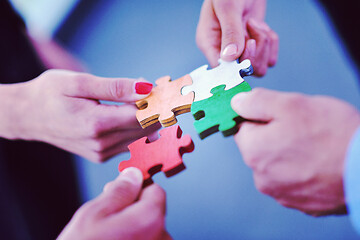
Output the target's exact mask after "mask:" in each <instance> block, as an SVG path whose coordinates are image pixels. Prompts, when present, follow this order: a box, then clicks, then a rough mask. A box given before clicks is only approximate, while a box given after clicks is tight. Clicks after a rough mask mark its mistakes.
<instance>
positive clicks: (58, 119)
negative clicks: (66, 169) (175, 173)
mask: <svg viewBox="0 0 360 240" xmlns="http://www.w3.org/2000/svg"><path fill="white" fill-rule="evenodd" d="M14 86H17V98H18V99H17V100H16V108H14V109H13V110H14V111H17V114H12V115H13V117H12V119H10V120H9V123H8V125H9V126H10V127H9V129H13V132H12V134H10V135H9V136H8V138H10V139H24V140H36V141H43V142H47V143H50V144H52V145H55V146H57V147H59V148H62V149H64V150H67V151H70V152H72V153H75V154H78V155H81V156H83V157H84V158H86V159H89V160H91V161H94V162H101V161H104V160H106V159H108V158H110V157H112V156H114V155H116V154H118V153H120V152H123V151H127V145H128V144H129V143H131V142H132V141H133V140H135V139H138V138H140V137H142V136H144V135H148V134H150V133H151V132H153V131H154V130H155V128H156V127H155V128H154V127H152V128H151V127H150V128H149V129H146V130H143V129H142V128H141V127H140V125H139V123H138V122H137V120H136V117H135V113H136V111H137V108H136V107H135V105H134V104H130V103H131V102H134V101H136V100H139V99H141V98H143V97H146V96H147V95H148V94H149V93H150V91H151V89H152V84H151V83H148V82H146V81H145V80H143V79H129V78H102V77H97V76H93V75H91V74H85V73H76V72H71V71H65V70H48V71H46V72H44V73H43V74H41V75H40V76H39V77H37V78H35V79H34V80H31V81H29V82H26V83H21V84H16V85H14ZM136 89H137V90H136ZM99 100H108V101H115V102H125V104H123V105H121V106H118V105H106V104H101V103H100V101H99Z"/></svg>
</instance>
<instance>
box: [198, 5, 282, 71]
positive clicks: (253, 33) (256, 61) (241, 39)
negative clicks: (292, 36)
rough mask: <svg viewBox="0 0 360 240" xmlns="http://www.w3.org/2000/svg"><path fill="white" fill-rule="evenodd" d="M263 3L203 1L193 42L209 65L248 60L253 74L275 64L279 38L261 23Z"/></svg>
mask: <svg viewBox="0 0 360 240" xmlns="http://www.w3.org/2000/svg"><path fill="white" fill-rule="evenodd" d="M265 9H266V0H205V1H204V3H203V6H202V9H201V13H200V19H199V24H198V27H197V32H196V42H197V44H198V46H199V48H200V49H201V50H202V52H203V53H204V54H205V56H206V58H207V59H208V61H209V63H210V65H211V66H212V67H215V66H217V65H218V59H219V58H220V57H221V58H222V59H223V60H225V61H233V60H236V59H238V58H240V61H242V60H243V59H250V61H251V63H252V65H253V67H254V74H255V75H257V76H263V75H265V73H266V71H267V68H268V67H269V66H273V65H275V64H276V61H277V57H278V45H279V38H278V36H277V34H276V33H275V32H274V31H273V30H271V29H270V27H269V26H268V25H267V24H266V23H265V22H264V17H265Z"/></svg>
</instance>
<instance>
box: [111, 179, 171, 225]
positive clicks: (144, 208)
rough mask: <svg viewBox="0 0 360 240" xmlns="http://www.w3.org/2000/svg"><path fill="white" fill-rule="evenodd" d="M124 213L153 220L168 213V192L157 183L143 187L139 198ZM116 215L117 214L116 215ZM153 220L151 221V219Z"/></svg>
mask: <svg viewBox="0 0 360 240" xmlns="http://www.w3.org/2000/svg"><path fill="white" fill-rule="evenodd" d="M123 214H125V215H133V216H142V218H143V219H148V220H151V218H154V217H155V218H158V217H159V216H165V214H166V193H165V191H164V190H163V189H162V188H161V187H160V186H159V185H157V184H152V185H150V186H147V187H146V188H144V189H143V191H142V192H141V194H140V197H139V200H138V201H137V202H136V203H134V204H133V205H131V207H129V208H126V209H124V211H123ZM114 217H116V216H114ZM150 222H151V221H150Z"/></svg>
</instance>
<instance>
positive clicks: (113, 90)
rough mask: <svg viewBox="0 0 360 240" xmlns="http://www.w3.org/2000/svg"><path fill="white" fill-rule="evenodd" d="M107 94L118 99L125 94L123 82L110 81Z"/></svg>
mask: <svg viewBox="0 0 360 240" xmlns="http://www.w3.org/2000/svg"><path fill="white" fill-rule="evenodd" d="M109 94H110V96H112V97H114V98H115V99H120V98H122V97H124V96H125V95H126V91H125V89H124V85H123V82H121V81H112V82H111V83H110V86H109Z"/></svg>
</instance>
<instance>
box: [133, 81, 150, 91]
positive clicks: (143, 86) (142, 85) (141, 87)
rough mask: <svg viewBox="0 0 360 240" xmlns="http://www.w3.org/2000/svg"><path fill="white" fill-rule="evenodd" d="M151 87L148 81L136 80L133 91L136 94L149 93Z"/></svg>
mask: <svg viewBox="0 0 360 240" xmlns="http://www.w3.org/2000/svg"><path fill="white" fill-rule="evenodd" d="M152 88H153V85H152V84H151V83H148V82H137V83H136V84H135V92H136V93H137V94H149V93H150V92H151V90H152Z"/></svg>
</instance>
